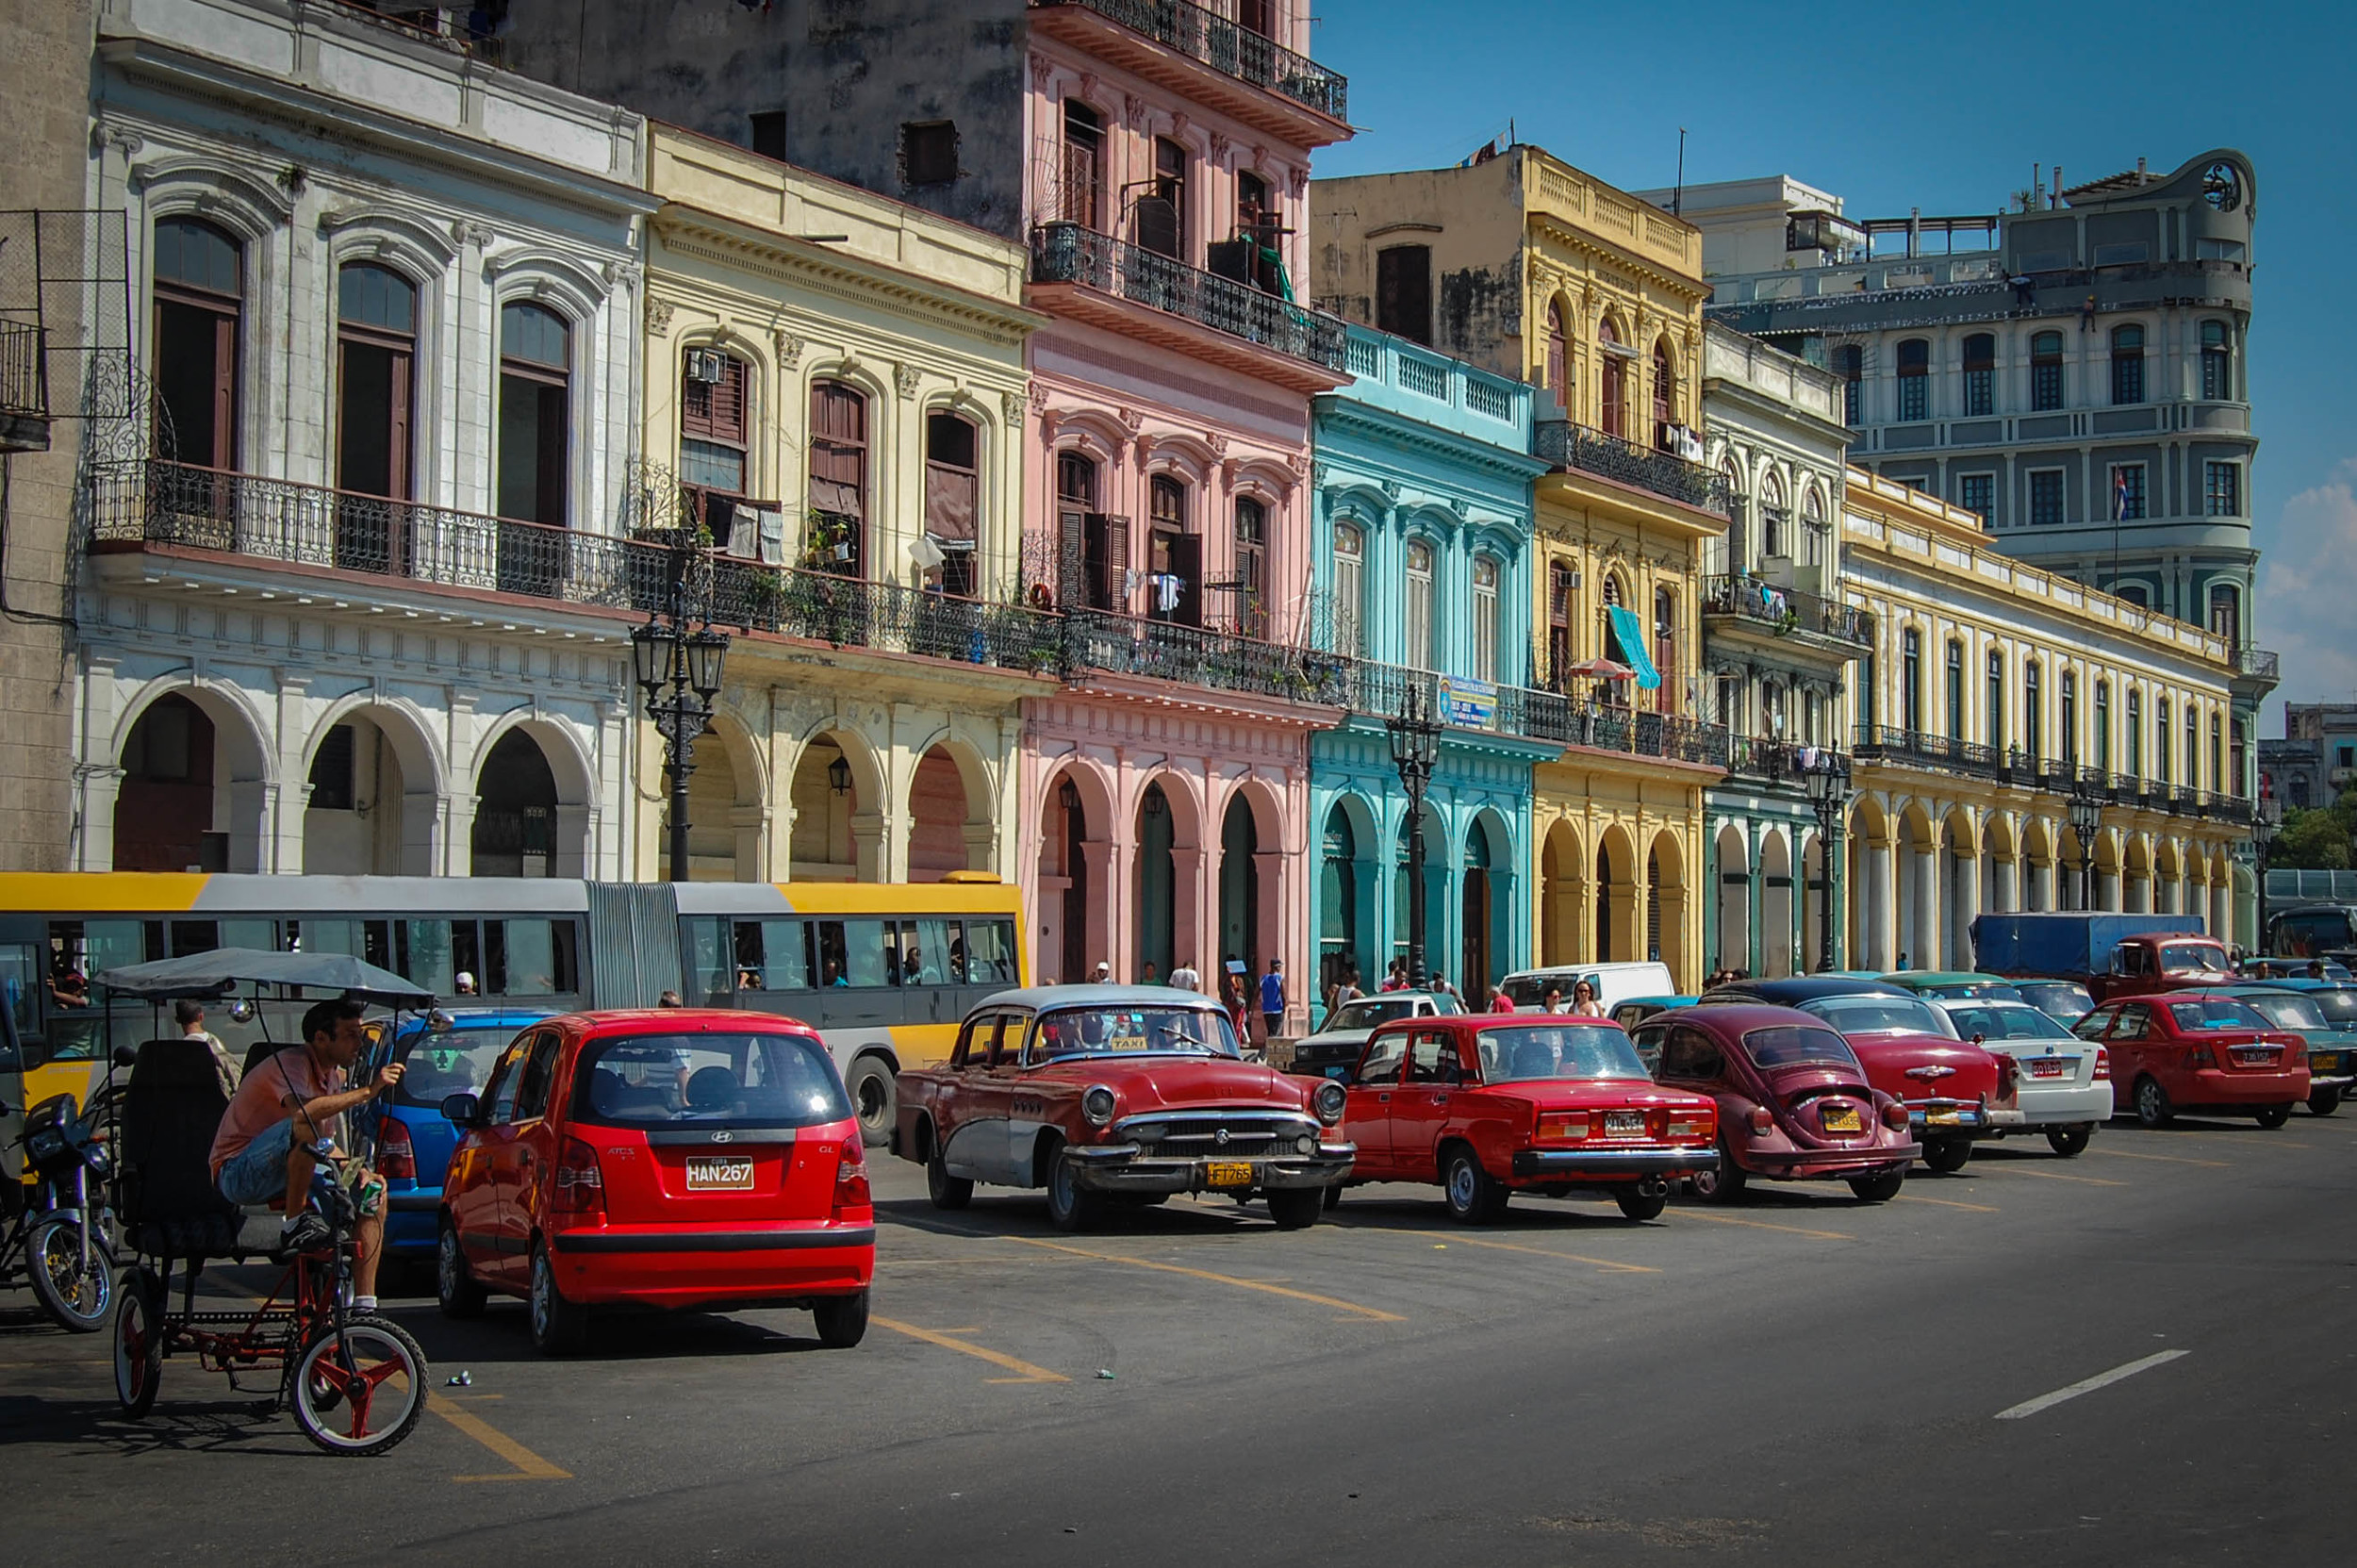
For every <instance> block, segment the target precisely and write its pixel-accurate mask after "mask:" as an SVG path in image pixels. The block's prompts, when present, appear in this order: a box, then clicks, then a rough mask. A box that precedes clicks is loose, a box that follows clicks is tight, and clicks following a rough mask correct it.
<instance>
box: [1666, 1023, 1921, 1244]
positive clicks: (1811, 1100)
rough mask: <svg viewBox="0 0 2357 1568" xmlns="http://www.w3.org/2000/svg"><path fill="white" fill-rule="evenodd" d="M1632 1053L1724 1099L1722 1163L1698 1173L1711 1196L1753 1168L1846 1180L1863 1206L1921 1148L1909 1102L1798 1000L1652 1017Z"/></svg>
mask: <svg viewBox="0 0 2357 1568" xmlns="http://www.w3.org/2000/svg"><path fill="white" fill-rule="evenodd" d="M1636 1046H1637V1053H1638V1056H1639V1058H1640V1060H1643V1061H1646V1062H1648V1063H1650V1064H1652V1065H1653V1070H1654V1078H1655V1079H1656V1081H1658V1082H1660V1083H1662V1084H1664V1085H1667V1086H1671V1087H1674V1088H1680V1089H1689V1090H1692V1091H1693V1092H1695V1093H1696V1094H1703V1095H1708V1096H1710V1097H1711V1098H1712V1099H1714V1100H1715V1101H1716V1102H1717V1103H1718V1107H1719V1165H1718V1168H1717V1169H1716V1170H1707V1171H1697V1172H1696V1173H1695V1175H1694V1191H1695V1193H1696V1195H1697V1196H1699V1197H1705V1198H1707V1199H1710V1200H1711V1201H1713V1202H1720V1203H1726V1202H1731V1201H1733V1200H1734V1199H1735V1198H1737V1197H1740V1196H1741V1195H1742V1192H1743V1188H1744V1185H1745V1183H1746V1182H1748V1181H1749V1180H1751V1179H1752V1178H1753V1177H1755V1176H1757V1177H1763V1178H1766V1179H1768V1180H1774V1181H1824V1180H1839V1181H1847V1182H1848V1183H1849V1184H1850V1190H1851V1191H1852V1192H1853V1193H1855V1194H1856V1195H1857V1196H1858V1197H1861V1198H1863V1199H1865V1200H1866V1201H1867V1202H1869V1203H1881V1202H1884V1201H1886V1200H1887V1199H1889V1198H1892V1197H1897V1196H1898V1194H1899V1187H1900V1184H1901V1183H1902V1182H1904V1180H1906V1174H1907V1166H1908V1165H1909V1164H1912V1163H1913V1162H1914V1160H1915V1158H1916V1156H1917V1155H1919V1154H1920V1153H1921V1152H1922V1149H1921V1148H1920V1147H1919V1146H1918V1145H1917V1144H1916V1142H1915V1140H1914V1139H1913V1137H1912V1136H1910V1135H1909V1133H1908V1131H1907V1108H1906V1106H1905V1104H1904V1103H1903V1102H1902V1101H1900V1100H1899V1099H1898V1098H1895V1097H1893V1096H1890V1095H1887V1094H1885V1093H1883V1092H1882V1091H1881V1090H1880V1089H1877V1088H1875V1087H1874V1086H1873V1085H1872V1084H1871V1083H1870V1082H1869V1081H1867V1077H1866V1069H1865V1068H1864V1067H1863V1066H1862V1065H1859V1063H1858V1059H1857V1053H1856V1052H1855V1051H1854V1050H1852V1049H1851V1048H1850V1044H1849V1042H1848V1041H1846V1040H1844V1039H1843V1038H1842V1037H1841V1036H1840V1035H1839V1034H1837V1033H1835V1032H1834V1031H1833V1030H1832V1029H1831V1028H1830V1027H1828V1026H1827V1025H1826V1024H1825V1023H1824V1021H1823V1020H1821V1019H1820V1018H1817V1017H1814V1016H1812V1015H1809V1014H1806V1013H1803V1012H1801V1011H1799V1010H1798V1009H1796V1008H1790V1007H1770V1006H1765V1005H1760V1004H1755V1003H1749V1002H1734V1001H1730V1002H1718V1003H1713V1004H1712V1005H1711V1006H1708V1007H1685V1008H1680V1009H1678V1010H1676V1011H1675V1012H1672V1013H1660V1014H1656V1015H1654V1016H1653V1017H1650V1018H1648V1019H1646V1020H1645V1021H1644V1022H1643V1023H1641V1024H1640V1025H1639V1026H1638V1027H1637V1034H1636Z"/></svg>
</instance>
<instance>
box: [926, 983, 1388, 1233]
mask: <svg viewBox="0 0 2357 1568" xmlns="http://www.w3.org/2000/svg"><path fill="white" fill-rule="evenodd" d="M899 1096H900V1105H899V1119H898V1125H897V1126H896V1127H895V1128H894V1130H893V1135H892V1148H893V1152H894V1153H896V1154H898V1155H899V1156H901V1157H902V1158H903V1159H908V1160H914V1161H916V1162H917V1163H918V1164H922V1165H923V1166H924V1167H925V1174H926V1180H927V1185H928V1187H929V1188H930V1189H931V1194H932V1200H933V1204H934V1206H935V1207H936V1208H941V1209H963V1208H964V1207H965V1206H966V1204H967V1202H968V1201H970V1200H971V1199H972V1197H973V1196H974V1184H975V1183H976V1182H978V1181H980V1182H986V1183H989V1184H991V1185H994V1186H1005V1187H1045V1188H1046V1189H1047V1213H1048V1217H1049V1218H1050V1219H1052V1220H1053V1221H1054V1222H1055V1223H1056V1225H1057V1226H1058V1228H1060V1229H1062V1230H1083V1229H1085V1228H1087V1227H1088V1226H1090V1225H1091V1224H1093V1223H1095V1222H1096V1220H1097V1219H1098V1218H1099V1217H1100V1216H1101V1215H1102V1213H1104V1211H1105V1209H1106V1207H1107V1206H1108V1205H1109V1204H1117V1203H1123V1202H1129V1203H1159V1202H1161V1201H1162V1199H1164V1198H1166V1197H1169V1196H1170V1195H1171V1194H1173V1193H1193V1192H1206V1191H1213V1192H1222V1193H1227V1194H1229V1195H1231V1196H1233V1197H1237V1198H1239V1199H1244V1198H1249V1197H1256V1196H1257V1197H1264V1198H1266V1199H1267V1200H1268V1208H1269V1216H1270V1217H1271V1218H1272V1219H1274V1220H1276V1221H1277V1225H1278V1226H1279V1227H1280V1228H1282V1229H1285V1230H1294V1229H1297V1228H1299V1227H1302V1226H1306V1225H1312V1224H1315V1223H1316V1221H1317V1217H1318V1213H1319V1211H1320V1210H1321V1209H1323V1208H1324V1207H1325V1204H1326V1193H1327V1188H1328V1187H1330V1186H1332V1185H1333V1184H1335V1183H1336V1182H1338V1181H1340V1180H1342V1179H1343V1177H1344V1176H1346V1175H1348V1174H1349V1172H1350V1163H1351V1157H1352V1155H1353V1154H1355V1153H1356V1152H1357V1151H1356V1150H1355V1149H1353V1148H1352V1147H1351V1146H1350V1145H1349V1144H1348V1143H1346V1142H1343V1141H1342V1136H1341V1133H1340V1132H1339V1131H1338V1129H1339V1126H1340V1124H1341V1122H1342V1119H1343V1104H1344V1097H1343V1086H1342V1085H1341V1084H1339V1083H1335V1082H1331V1081H1310V1080H1307V1079H1300V1078H1294V1077H1291V1076H1288V1075H1287V1074H1284V1073H1279V1072H1276V1071H1274V1070H1272V1069H1270V1068H1268V1067H1265V1066H1262V1065H1260V1064H1258V1063H1251V1062H1245V1061H1244V1060H1242V1058H1241V1056H1240V1054H1239V1052H1238V1049H1237V1046H1236V1032H1235V1029H1234V1026H1233V1025H1232V1024H1231V1023H1230V1022H1229V1021H1228V1015H1227V1014H1226V1013H1225V1012H1224V1011H1222V1010H1221V1008H1220V1007H1219V1005H1218V1003H1216V1002H1214V1001H1213V1000H1211V999H1210V998H1209V997H1202V996H1197V995H1195V993H1193V992H1190V991H1178V990H1172V989H1170V988H1168V987H1165V986H1160V985H1047V986H1034V987H1031V988H1030V989H1027V990H1020V991H1002V992H1000V993H999V994H998V995H997V996H995V997H992V998H990V999H988V1000H986V1001H984V1002H982V1003H981V1005H979V1006H978V1007H976V1008H975V1009H974V1010H973V1011H972V1012H970V1013H968V1014H967V1015H966V1016H965V1021H964V1024H963V1025H961V1026H960V1028H959V1031H958V1041H957V1046H956V1048H955V1049H954V1050H953V1051H952V1052H951V1054H950V1057H949V1061H948V1065H944V1066H941V1067H935V1068H930V1069H925V1070H920V1071H904V1072H902V1073H901V1074H900V1080H899Z"/></svg>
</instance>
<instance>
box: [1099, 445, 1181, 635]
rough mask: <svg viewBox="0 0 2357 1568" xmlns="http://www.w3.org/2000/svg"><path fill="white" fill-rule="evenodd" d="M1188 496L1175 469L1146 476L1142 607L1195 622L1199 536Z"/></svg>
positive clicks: (1168, 617)
mask: <svg viewBox="0 0 2357 1568" xmlns="http://www.w3.org/2000/svg"><path fill="white" fill-rule="evenodd" d="M1193 499H1194V495H1193V492H1192V491H1190V490H1189V489H1188V487H1187V484H1186V481H1185V480H1183V479H1180V478H1179V477H1178V475H1177V474H1171V473H1158V474H1156V475H1155V476H1154V477H1153V478H1152V479H1150V480H1148V481H1147V482H1146V575H1147V577H1148V578H1149V579H1150V583H1149V586H1150V588H1151V594H1150V597H1149V602H1148V605H1147V613H1148V614H1149V615H1150V616H1152V617H1153V618H1154V619H1158V620H1176V621H1178V622H1181V623H1182V624H1185V625H1188V626H1200V625H1202V624H1203V536H1202V535H1201V534H1200V533H1198V532H1196V530H1195V517H1194V511H1193V507H1192V502H1193ZM1125 553H1126V552H1125ZM1108 559H1109V560H1110V555H1109V556H1108ZM1125 564H1126V563H1125Z"/></svg>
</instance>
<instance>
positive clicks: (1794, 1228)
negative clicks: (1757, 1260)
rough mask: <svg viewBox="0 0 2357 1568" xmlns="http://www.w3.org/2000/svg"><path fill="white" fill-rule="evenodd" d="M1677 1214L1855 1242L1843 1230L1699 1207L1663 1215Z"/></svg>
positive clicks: (1820, 1238)
mask: <svg viewBox="0 0 2357 1568" xmlns="http://www.w3.org/2000/svg"><path fill="white" fill-rule="evenodd" d="M1672 1214H1675V1215H1677V1216H1678V1218H1680V1219H1706V1220H1710V1221H1712V1222H1714V1223H1716V1224H1719V1225H1743V1226H1749V1227H1750V1228H1751V1229H1752V1230H1781V1231H1783V1232H1784V1233H1785V1234H1786V1235H1788V1236H1814V1237H1816V1238H1817V1239H1818V1240H1819V1241H1821V1242H1854V1241H1855V1240H1857V1238H1856V1237H1855V1236H1853V1235H1851V1234H1849V1233H1848V1232H1847V1231H1842V1230H1809V1229H1807V1228H1806V1227H1805V1226H1799V1225H1774V1224H1771V1223H1770V1222H1769V1221H1767V1220H1764V1219H1738V1218H1736V1217H1735V1216H1734V1215H1733V1214H1706V1213H1703V1212H1702V1211H1701V1210H1699V1209H1667V1210H1664V1211H1663V1212H1662V1217H1663V1218H1664V1219H1666V1218H1668V1217H1669V1216H1670V1215H1672Z"/></svg>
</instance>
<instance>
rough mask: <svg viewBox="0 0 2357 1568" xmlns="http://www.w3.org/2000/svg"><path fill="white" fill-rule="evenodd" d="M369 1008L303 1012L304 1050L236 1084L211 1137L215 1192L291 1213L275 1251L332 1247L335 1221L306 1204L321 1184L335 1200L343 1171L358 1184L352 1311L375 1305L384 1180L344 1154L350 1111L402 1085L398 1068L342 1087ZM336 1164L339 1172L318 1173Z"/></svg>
mask: <svg viewBox="0 0 2357 1568" xmlns="http://www.w3.org/2000/svg"><path fill="white" fill-rule="evenodd" d="M363 1012H364V1009H363V1008H362V1007H361V1005H360V1004H359V1003H358V1002H356V1001H350V1000H345V999H337V1000H334V1001H323V1002H321V1003H319V1004H318V1005H316V1006H314V1007H313V1008H312V1009H311V1010H310V1011H309V1012H307V1013H305V1014H304V1015H303V1044H301V1045H300V1046H290V1047H288V1048H287V1049H285V1050H282V1051H280V1052H279V1053H278V1054H277V1055H275V1056H272V1057H271V1058H270V1059H268V1060H267V1061H263V1062H258V1063H256V1064H255V1067H254V1070H253V1071H252V1072H250V1073H247V1074H246V1075H245V1078H244V1079H243V1081H240V1082H239V1085H238V1093H237V1097H236V1098H233V1099H231V1100H230V1102H229V1109H228V1110H227V1111H225V1112H223V1114H222V1118H221V1130H220V1131H218V1132H216V1133H214V1134H213V1147H212V1153H211V1157H210V1159H211V1164H212V1168H213V1185H214V1186H215V1187H217V1188H219V1189H220V1192H221V1196H222V1197H225V1198H227V1199H228V1200H229V1201H230V1202H232V1203H235V1204H239V1205H240V1206H242V1205H245V1204H249V1203H274V1204H277V1205H279V1206H280V1207H281V1208H282V1209H283V1210H284V1212H285V1213H286V1216H287V1217H286V1221H285V1223H284V1225H283V1226H282V1227H281V1228H280V1230H279V1237H278V1246H277V1248H276V1252H277V1254H278V1255H280V1256H290V1255H292V1254H294V1253H297V1252H302V1251H306V1250H309V1249H311V1248H313V1247H319V1246H325V1245H327V1242H328V1240H329V1237H330V1235H331V1232H330V1230H329V1228H328V1224H327V1221H326V1220H325V1219H324V1218H323V1217H321V1215H320V1214H319V1213H317V1212H315V1211H314V1210H313V1209H312V1208H311V1207H310V1204H309V1203H308V1202H307V1201H306V1199H307V1198H308V1197H309V1196H310V1195H311V1194H312V1192H313V1191H314V1189H315V1187H316V1188H318V1189H320V1192H321V1197H322V1199H323V1200H330V1201H332V1200H333V1197H334V1194H335V1188H336V1186H337V1184H338V1173H340V1174H341V1175H343V1176H344V1177H346V1178H348V1179H350V1180H352V1182H353V1186H354V1197H355V1198H356V1199H357V1200H358V1206H359V1210H360V1217H359V1221H358V1223H357V1224H356V1225H354V1228H353V1235H354V1240H355V1241H356V1242H357V1243H358V1244H359V1245H358V1247H357V1249H356V1250H355V1252H354V1257H353V1263H352V1288H353V1295H354V1300H353V1306H354V1310H355V1311H358V1312H371V1311H373V1310H374V1309H375V1306H376V1264H377V1258H378V1255H379V1253H380V1252H381V1251H382V1250H383V1246H382V1244H383V1241H384V1236H385V1218H384V1211H385V1181H384V1179H383V1178H382V1177H379V1176H377V1175H376V1174H375V1173H373V1172H363V1171H359V1170H355V1169H354V1167H355V1166H356V1164H357V1163H356V1162H354V1161H353V1160H350V1159H348V1158H344V1157H339V1156H338V1155H337V1153H336V1139H337V1136H338V1134H339V1133H340V1132H341V1131H342V1130H343V1128H342V1123H343V1114H344V1113H345V1112H346V1111H351V1110H354V1109H356V1108H358V1107H360V1106H363V1105H366V1104H367V1103H368V1102H369V1101H371V1100H372V1099H376V1098H380V1097H382V1096H385V1095H388V1094H390V1093H392V1091H393V1089H394V1087H395V1086H396V1085H397V1084H399V1083H400V1082H401V1073H402V1069H401V1066H400V1065H399V1064H398V1063H394V1064H388V1065H385V1066H382V1067H379V1068H377V1070H376V1081H374V1082H373V1083H371V1084H370V1085H369V1086H368V1087H367V1088H365V1089H347V1088H345V1087H344V1074H345V1072H346V1070H347V1069H349V1068H350V1067H351V1065H352V1064H353V1062H354V1060H355V1059H357V1058H358V1056H359V1054H360V1052H361V1050H362V1049H363V1048H366V1046H367V1045H368V1036H367V1034H366V1033H364V1032H362V1030H361V1028H360V1019H361V1016H362V1014H363ZM321 1161H328V1162H330V1163H332V1164H334V1166H335V1167H336V1172H330V1171H322V1170H321V1169H320V1164H321Z"/></svg>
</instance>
